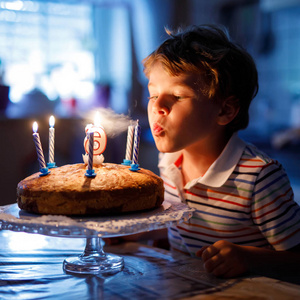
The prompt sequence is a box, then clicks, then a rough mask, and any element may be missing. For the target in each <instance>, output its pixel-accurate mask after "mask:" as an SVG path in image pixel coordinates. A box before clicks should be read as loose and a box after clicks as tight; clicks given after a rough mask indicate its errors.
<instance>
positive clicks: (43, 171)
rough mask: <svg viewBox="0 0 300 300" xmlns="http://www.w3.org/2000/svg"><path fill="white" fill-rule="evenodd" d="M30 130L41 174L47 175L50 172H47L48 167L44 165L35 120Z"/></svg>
mask: <svg viewBox="0 0 300 300" xmlns="http://www.w3.org/2000/svg"><path fill="white" fill-rule="evenodd" d="M32 130H33V134H32V136H33V141H34V144H35V148H36V153H37V156H38V161H39V166H40V172H41V176H43V175H47V174H49V173H50V172H49V170H48V168H47V167H46V163H45V159H44V154H43V149H42V144H41V140H40V135H39V134H38V132H37V130H38V124H37V122H34V123H33V125H32Z"/></svg>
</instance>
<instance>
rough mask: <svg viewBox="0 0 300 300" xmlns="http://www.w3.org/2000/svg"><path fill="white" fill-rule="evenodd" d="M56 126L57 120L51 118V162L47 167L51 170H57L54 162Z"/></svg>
mask: <svg viewBox="0 0 300 300" xmlns="http://www.w3.org/2000/svg"><path fill="white" fill-rule="evenodd" d="M54 124H55V118H54V117H53V116H51V117H50V118H49V162H48V164H47V166H48V167H49V168H55V167H56V166H55V162H54V133H55V129H54Z"/></svg>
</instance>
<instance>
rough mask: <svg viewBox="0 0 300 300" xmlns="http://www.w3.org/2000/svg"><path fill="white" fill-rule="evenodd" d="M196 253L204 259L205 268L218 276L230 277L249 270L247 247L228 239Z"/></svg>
mask: <svg viewBox="0 0 300 300" xmlns="http://www.w3.org/2000/svg"><path fill="white" fill-rule="evenodd" d="M196 255H197V256H199V257H201V258H202V259H203V262H204V268H205V270H206V271H207V272H208V273H212V274H214V275H215V276H218V277H223V278H230V277H235V276H239V275H241V274H243V273H245V272H246V271H248V266H247V263H246V262H247V251H246V249H245V248H244V247H242V246H239V245H236V244H233V243H231V242H228V241H223V240H220V241H217V242H216V243H214V244H213V245H211V246H208V247H203V248H201V250H199V251H198V252H197V253H196Z"/></svg>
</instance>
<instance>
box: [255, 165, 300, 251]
mask: <svg viewBox="0 0 300 300" xmlns="http://www.w3.org/2000/svg"><path fill="white" fill-rule="evenodd" d="M251 215H252V219H253V222H254V224H255V225H257V226H258V228H259V229H260V231H261V233H262V234H263V236H264V237H265V238H266V239H267V241H268V242H269V243H270V245H272V246H273V248H274V249H275V250H288V249H290V248H292V247H294V246H296V245H298V244H299V243H300V207H299V206H298V204H297V203H296V202H295V201H294V193H293V190H292V188H291V185H290V181H289V178H288V176H287V174H286V172H285V170H284V169H283V167H282V166H281V165H280V164H279V163H278V162H277V161H273V160H272V161H270V162H269V163H267V164H266V165H265V166H264V167H263V168H262V169H261V171H260V173H259V175H258V177H257V180H256V182H255V187H254V190H253V195H252V209H251Z"/></svg>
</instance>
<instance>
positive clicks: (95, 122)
mask: <svg viewBox="0 0 300 300" xmlns="http://www.w3.org/2000/svg"><path fill="white" fill-rule="evenodd" d="M94 125H95V126H96V127H100V126H101V125H100V114H99V111H96V115H95V119H94Z"/></svg>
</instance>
